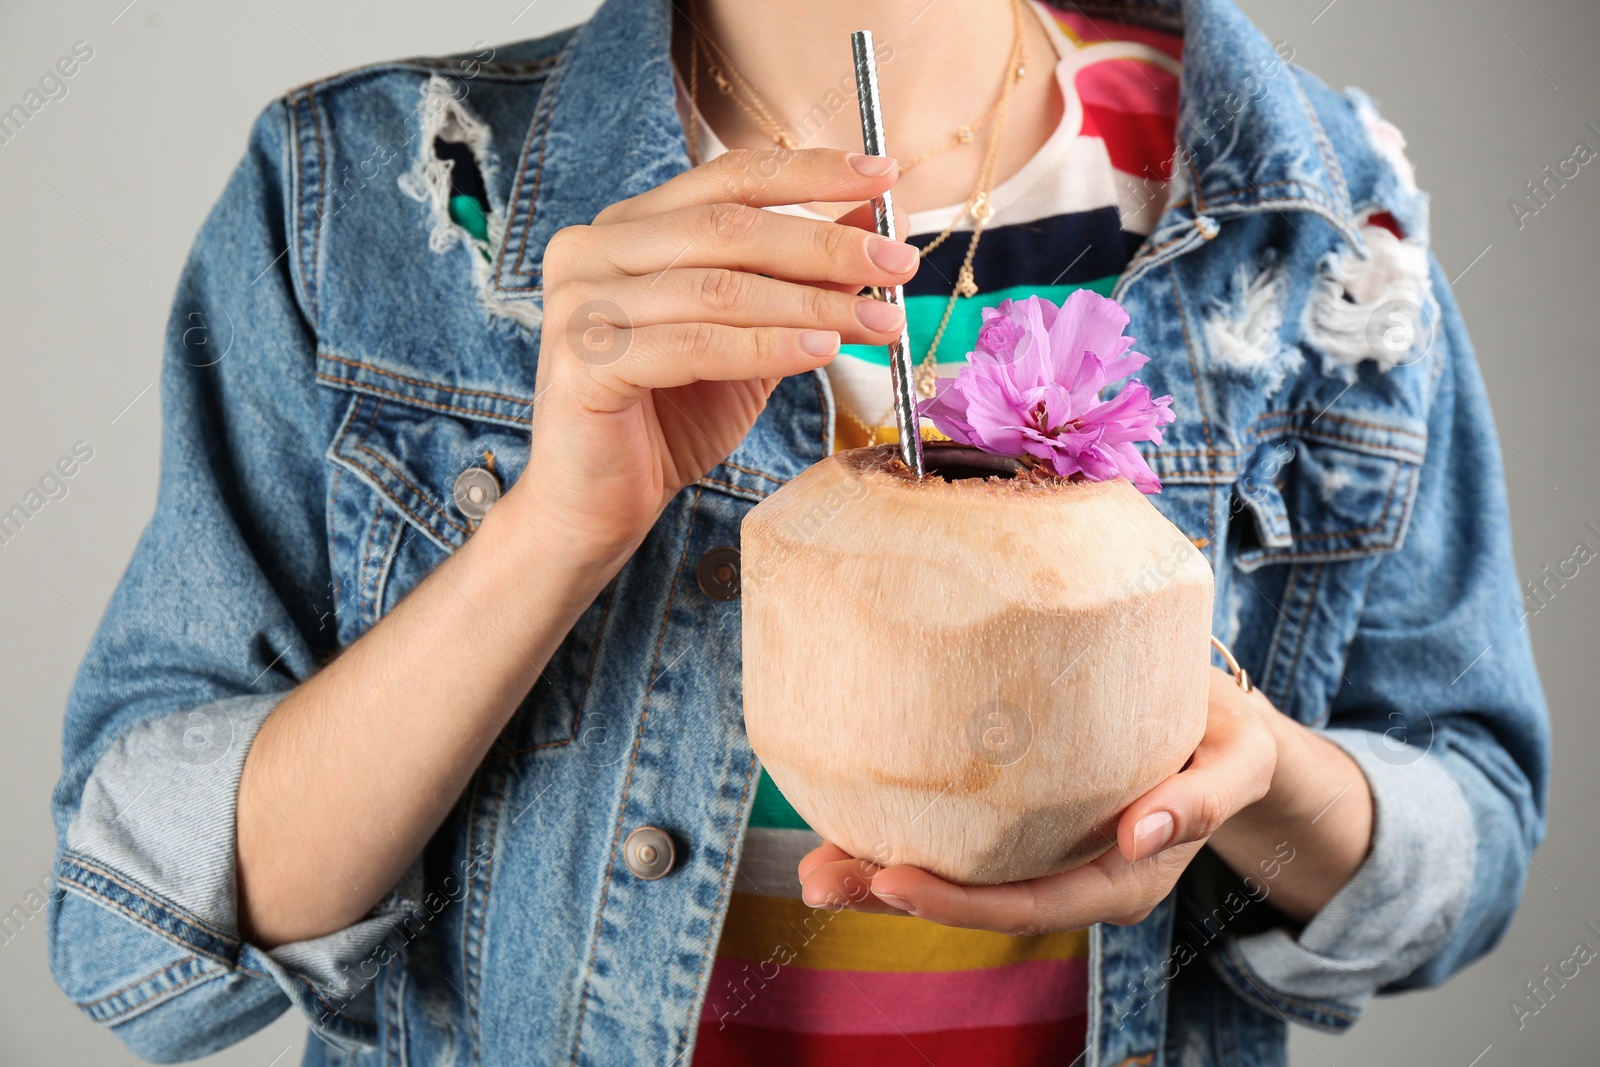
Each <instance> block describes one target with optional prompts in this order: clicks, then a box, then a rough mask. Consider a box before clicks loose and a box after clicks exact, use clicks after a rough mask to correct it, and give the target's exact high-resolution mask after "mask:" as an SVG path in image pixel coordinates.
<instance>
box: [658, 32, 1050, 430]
mask: <svg viewBox="0 0 1600 1067" xmlns="http://www.w3.org/2000/svg"><path fill="white" fill-rule="evenodd" d="M1025 17H1026V12H1025V11H1024V10H1023V7H1022V0H1012V2H1011V18H1012V26H1013V31H1012V37H1011V53H1010V55H1009V56H1008V57H1007V59H1006V76H1005V81H1004V82H1003V83H1002V84H1001V88H1000V96H999V97H998V98H997V99H996V100H995V102H994V103H993V104H992V105H990V107H989V110H988V111H986V112H985V113H984V116H983V118H982V119H981V120H980V121H979V122H978V123H977V124H975V125H974V126H963V127H961V128H960V129H958V130H957V131H956V135H955V137H954V138H952V140H951V141H950V142H946V143H945V144H943V145H939V146H937V147H935V148H932V149H929V150H928V151H926V152H924V153H923V154H922V155H920V156H918V157H916V158H915V159H914V160H913V161H912V166H914V165H916V164H917V163H921V162H923V161H924V160H926V159H929V158H932V157H933V156H936V155H939V154H940V153H942V152H947V151H949V150H950V149H951V148H953V147H956V146H957V145H959V144H963V143H967V142H969V141H970V140H972V136H971V132H970V131H974V130H976V129H981V128H982V127H983V126H985V125H987V124H988V123H989V121H990V120H991V119H993V120H994V121H995V126H994V132H993V133H992V134H991V135H990V138H989V143H988V144H987V145H986V146H985V150H984V154H983V159H982V160H981V161H980V163H979V165H978V177H977V181H976V182H975V183H974V184H973V189H972V195H971V196H969V197H968V198H967V202H966V204H965V205H963V207H962V209H961V210H960V211H957V212H956V213H955V215H954V216H953V217H952V218H951V219H950V222H949V224H948V225H946V226H945V228H944V229H943V230H942V231H940V233H939V234H938V236H936V237H935V238H934V239H933V240H932V241H930V242H929V243H928V244H927V245H925V246H924V247H923V248H922V249H920V250H919V252H918V255H919V256H920V257H922V258H926V257H927V256H928V254H929V253H931V252H932V251H933V250H934V249H936V248H938V247H939V246H940V245H942V244H944V242H945V241H946V240H948V239H949V238H950V236H951V234H953V233H954V232H955V228H956V226H958V225H959V224H960V223H961V220H962V219H964V218H967V217H968V216H971V218H972V237H971V238H970V239H969V240H968V242H967V253H966V255H965V256H963V257H962V260H961V268H960V269H959V270H958V271H957V272H956V282H955V286H954V287H953V288H952V289H951V290H950V297H949V299H948V300H946V301H945V306H944V314H943V316H941V317H940V319H939V328H938V329H937V330H936V331H934V335H933V341H932V343H931V344H930V345H929V346H928V351H927V353H926V354H925V355H924V356H923V357H922V361H921V363H920V364H919V365H918V367H917V372H916V388H917V393H918V395H920V396H923V397H931V396H933V393H934V387H935V384H936V383H937V381H938V378H939V370H938V359H937V356H938V352H939V344H940V342H942V341H943V340H944V334H945V331H946V330H947V329H948V328H949V326H950V317H951V315H952V314H953V313H954V312H955V306H956V301H957V300H958V299H961V298H963V297H971V296H976V295H977V293H978V281H977V277H976V274H975V273H974V270H973V265H972V264H973V260H974V258H975V257H976V256H977V253H978V242H979V241H980V240H981V239H982V237H983V231H984V227H986V226H987V225H988V224H989V220H990V219H992V218H994V205H993V204H992V203H991V202H990V200H989V195H990V192H991V190H992V187H993V182H994V175H995V169H996V167H997V166H998V164H999V160H1000V145H1001V142H1002V139H1003V138H1004V136H1005V122H1006V114H1007V112H1008V111H1009V110H1010V107H1011V95H1012V90H1014V89H1015V88H1016V85H1017V82H1018V81H1020V80H1021V79H1022V76H1023V75H1024V74H1025V73H1026V72H1027V67H1026V64H1027V47H1026V44H1025V42H1024V38H1023V32H1022V26H1023V19H1024V18H1025ZM690 29H691V31H692V35H691V37H690V40H689V106H690V108H691V109H692V110H693V111H694V112H695V113H696V114H698V113H699V110H700V105H699V73H700V59H701V57H704V60H705V63H706V69H707V70H709V71H710V72H711V74H712V77H713V78H715V79H716V81H717V88H718V90H719V91H721V92H722V93H723V94H724V95H727V96H730V97H732V99H733V100H734V102H735V103H736V104H738V105H739V107H740V109H741V110H743V111H744V113H745V114H746V115H748V116H749V117H750V119H751V120H752V121H753V122H755V123H756V125H758V126H760V127H761V128H762V130H763V132H765V133H766V134H767V136H769V137H771V138H772V139H773V142H774V143H775V144H777V145H778V146H779V147H780V148H789V149H793V148H795V147H797V145H796V144H795V141H794V139H793V138H792V137H790V136H789V134H788V132H787V131H785V130H784V128H783V126H782V125H781V124H779V122H778V121H777V119H775V118H774V117H773V116H772V112H771V111H770V110H769V109H768V108H767V106H766V104H765V102H764V101H762V99H761V94H760V93H759V92H758V91H757V90H756V88H755V86H754V85H752V84H750V81H749V79H747V78H745V77H744V76H743V75H742V74H740V73H739V72H738V70H737V69H736V68H734V67H733V66H732V64H731V63H730V64H729V65H728V69H729V71H731V73H732V77H731V78H730V77H729V76H728V74H727V73H725V72H724V70H723V69H722V67H721V65H720V64H719V63H718V62H717V60H716V59H715V57H714V56H713V55H712V50H713V49H715V50H717V51H720V49H717V46H716V44H715V43H714V42H712V41H711V39H710V37H709V36H707V37H706V41H707V43H708V44H709V45H710V47H709V48H705V49H702V48H701V47H700V37H701V36H704V34H703V31H701V30H699V28H698V27H697V26H695V25H694V20H693V19H691V20H690ZM964 133H966V134H967V136H965V137H963V134H964ZM909 169H910V167H908V166H905V165H902V166H901V168H900V171H901V173H902V174H903V173H905V172H906V171H907V170H909ZM838 408H839V410H840V411H841V412H843V413H844V415H845V417H846V418H848V419H849V420H850V421H851V422H853V423H854V424H855V425H856V426H858V427H859V428H860V429H861V430H862V431H863V432H864V433H866V435H867V444H868V445H869V446H870V445H874V444H876V443H877V439H878V434H880V433H882V432H883V430H884V429H885V427H884V425H883V424H884V423H885V422H886V421H887V420H888V418H889V415H890V413H891V412H893V410H894V406H893V404H892V403H891V404H890V406H889V407H887V408H885V409H884V413H883V416H882V417H880V418H879V419H878V425H876V426H869V425H868V424H867V423H866V421H865V420H863V419H862V418H861V417H860V416H859V415H857V414H856V413H855V412H853V411H851V410H850V409H849V408H848V407H846V406H845V405H844V404H842V403H841V404H839V405H838Z"/></svg>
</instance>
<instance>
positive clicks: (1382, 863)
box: [1215, 262, 1550, 1030]
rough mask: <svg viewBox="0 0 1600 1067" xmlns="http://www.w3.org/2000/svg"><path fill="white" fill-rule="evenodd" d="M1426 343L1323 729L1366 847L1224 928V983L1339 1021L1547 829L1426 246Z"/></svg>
mask: <svg viewBox="0 0 1600 1067" xmlns="http://www.w3.org/2000/svg"><path fill="white" fill-rule="evenodd" d="M1431 269H1432V276H1433V289H1434V293H1435V294H1436V296H1437V297H1438V299H1439V301H1440V305H1441V316H1440V319H1441V323H1442V330H1441V334H1440V336H1439V338H1438V339H1437V341H1436V342H1435V344H1434V348H1433V352H1432V356H1431V358H1436V359H1440V360H1442V361H1443V366H1442V368H1441V370H1440V383H1439V387H1438V392H1437V394H1436V397H1435V400H1434V403H1433V405H1432V408H1431V410H1430V414H1429V444H1428V453H1427V459H1426V461H1425V462H1424V464H1423V468H1422V471H1421V477H1420V483H1419V489H1418V492H1417V498H1416V502H1415V504H1414V510H1413V514H1412V521H1411V528H1410V530H1409V531H1408V532H1407V534H1406V538H1405V542H1404V544H1403V546H1402V547H1401V548H1399V549H1398V550H1396V551H1395V552H1393V553H1392V554H1390V555H1388V556H1387V557H1385V558H1384V559H1383V560H1382V561H1381V562H1380V563H1379V564H1378V565H1377V567H1376V568H1375V569H1374V571H1373V573H1372V575H1371V577H1370V579H1369V584H1368V587H1367V594H1366V599H1365V604H1364V607H1363V610H1362V615H1361V619H1360V623H1359V626H1358V628H1357V631H1356V635H1355V638H1354V640H1353V642H1352V644H1351V647H1350V650H1349V653H1348V656H1347V659H1346V664H1345V669H1344V674H1345V676H1346V678H1347V680H1348V684H1346V685H1345V686H1344V687H1343V688H1342V689H1341V691H1340V693H1339V695H1338V696H1337V698H1336V699H1335V702H1334V704H1333V707H1332V709H1331V713H1330V718H1329V724H1328V725H1329V729H1328V732H1327V733H1328V737H1329V738H1330V739H1331V740H1333V741H1335V742H1336V743H1337V744H1339V745H1340V746H1341V747H1343V748H1345V749H1346V751H1348V752H1349V753H1350V754H1351V756H1353V757H1354V758H1355V760H1356V762H1357V763H1358V764H1359V765H1360V766H1361V768H1362V771H1363V772H1364V773H1365V775H1366V777H1367V780H1368V784H1369V785H1370V786H1371V788H1372V793H1373V799H1374V834H1373V842H1372V848H1371V852H1370V853H1369V855H1368V857H1367V859H1366V861H1365V862H1364V863H1363V865H1362V866H1361V868H1360V869H1359V870H1358V871H1357V872H1356V874H1355V876H1354V877H1353V878H1352V879H1351V881H1350V882H1349V883H1348V884H1347V885H1346V886H1345V887H1344V889H1342V890H1341V891H1340V892H1339V893H1338V894H1337V895H1336V896H1335V897H1334V898H1333V900H1332V901H1330V902H1329V904H1328V905H1327V906H1326V907H1325V908H1324V909H1323V911H1322V912H1320V913H1319V914H1318V915H1317V916H1316V917H1315V918H1313V920H1312V921H1311V922H1310V923H1309V924H1308V925H1307V926H1306V927H1305V928H1304V929H1303V930H1302V931H1300V932H1299V934H1298V935H1295V934H1293V933H1291V932H1290V931H1288V930H1285V929H1281V928H1280V929H1275V930H1271V931H1268V932H1266V933H1260V934H1254V935H1251V936H1248V937H1240V938H1236V939H1233V940H1231V941H1230V942H1229V943H1228V945H1227V947H1226V948H1225V950H1224V951H1223V952H1222V953H1220V954H1219V955H1218V956H1217V957H1215V961H1216V964H1217V966H1218V968H1219V970H1220V971H1221V973H1222V976H1223V978H1224V979H1225V980H1226V981H1227V982H1228V984H1229V985H1230V986H1231V987H1232V988H1233V989H1234V991H1235V992H1237V993H1238V994H1239V995H1241V996H1243V997H1245V998H1246V999H1247V1000H1251V1001H1253V1002H1254V1003H1256V1004H1257V1005H1258V1006H1259V1007H1262V1008H1263V1009H1264V1010H1268V1011H1270V1012H1271V1013H1274V1014H1279V1013H1281V1014H1283V1015H1286V1016H1288V1017H1289V1018H1291V1019H1294V1020H1295V1021H1296V1022H1303V1023H1307V1024H1310V1025H1314V1026H1320V1027H1323V1028H1326V1029H1334V1030H1337V1029H1342V1028H1344V1027H1346V1026H1348V1025H1350V1023H1351V1022H1353V1021H1354V1019H1355V1018H1356V1016H1357V1015H1359V1013H1360V1011H1361V1009H1362V1007H1363V1006H1364V1005H1365V1003H1366V1002H1367V1001H1368V1000H1370V999H1371V997H1372V996H1373V995H1374V994H1375V993H1378V992H1382V991H1386V990H1398V989H1407V988H1414V987H1419V986H1428V985H1434V984H1437V983H1439V982H1442V981H1443V980H1444V979H1445V978H1447V977H1449V976H1450V975H1451V974H1453V973H1455V972H1456V971H1457V970H1460V969H1461V968H1462V967H1464V966H1466V965H1467V964H1468V963H1470V962H1471V961H1472V960H1474V959H1476V958H1477V957H1479V956H1481V955H1483V954H1484V953H1485V952H1487V951H1489V949H1491V948H1493V947H1494V945H1495V944H1496V943H1497V942H1498V941H1499V939H1500V937H1501V935H1502V934H1504V932H1505V930H1506V928H1507V926H1509V925H1510V922H1511V917H1512V914H1513V912H1514V911H1515V909H1516V906H1517V903H1518V900H1519V899H1520V897H1521V894H1522V888H1523V883H1524V881H1525V879H1526V877H1527V874H1528V869H1529V866H1530V865H1531V864H1532V855H1533V851H1534V849H1535V848H1536V847H1537V846H1538V844H1539V842H1540V841H1541V840H1542V839H1543V836H1544V811H1545V795H1546V783H1547V778H1548V773H1549V762H1550V753H1549V745H1550V736H1549V721H1548V713H1547V711H1546V707H1545V702H1544V696H1543V693H1542V691H1541V689H1540V686H1539V680H1538V675H1537V672H1536V670H1535V667H1534V662H1533V653H1532V649H1531V648H1530V645H1529V641H1528V632H1527V626H1526V622H1525V617H1524V612H1523V611H1522V609H1521V604H1522V596H1521V590H1520V588H1519V585H1518V582H1517V577H1516V570H1515V566H1514V564H1513V561H1512V556H1511V531H1510V525H1509V512H1508V508H1507V502H1506V494H1505V484H1504V474H1503V471H1502V467H1501V461H1500V453H1499V448H1498V444H1497V441H1496V430H1495V427H1494V423H1493V421H1492V419H1491V417H1490V415H1489V404H1488V399H1487V397H1486V395H1485V392H1484V387H1483V380H1482V378H1481V376H1480V374H1479V372H1478V367H1477V363H1476V360H1475V358H1474V356H1473V352H1472V347H1471V343H1470V341H1469V340H1468V338H1467V335H1466V330H1465V328H1464V327H1463V325H1462V323H1461V318H1460V315H1459V312H1458V310H1457V308H1456V306H1455V303H1454V300H1453V297H1452V296H1451V294H1450V292H1449V286H1448V282H1447V281H1446V279H1445V277H1444V275H1443V273H1442V271H1441V270H1440V269H1439V266H1438V264H1437V263H1436V262H1435V263H1433V264H1432V267H1431Z"/></svg>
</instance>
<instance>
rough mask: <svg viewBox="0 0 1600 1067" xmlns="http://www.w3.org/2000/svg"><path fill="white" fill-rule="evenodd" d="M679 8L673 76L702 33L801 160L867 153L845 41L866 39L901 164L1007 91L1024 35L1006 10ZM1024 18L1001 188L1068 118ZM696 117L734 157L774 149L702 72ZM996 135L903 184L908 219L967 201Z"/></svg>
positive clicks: (721, 3)
mask: <svg viewBox="0 0 1600 1067" xmlns="http://www.w3.org/2000/svg"><path fill="white" fill-rule="evenodd" d="M676 2H677V6H678V10H679V12H680V13H682V14H684V15H686V18H684V17H681V18H680V19H679V32H678V34H677V40H676V41H675V44H674V50H675V53H676V56H677V60H678V66H679V69H680V70H682V71H685V72H687V71H688V58H689V35H690V34H691V33H693V34H696V35H697V36H698V38H699V43H700V47H701V48H702V49H703V50H709V51H711V53H712V54H713V55H714V56H716V57H717V58H718V59H719V61H720V62H721V64H722V65H723V66H724V67H731V68H732V69H733V70H735V71H737V72H738V73H739V74H741V75H743V76H744V78H746V79H747V80H748V81H749V83H750V84H751V85H752V86H754V88H755V91H756V92H757V93H758V94H759V96H760V99H761V101H762V103H763V104H764V105H765V107H766V109H767V111H768V112H770V113H771V115H772V116H773V118H774V119H775V120H776V121H777V123H778V125H779V126H781V127H782V128H783V129H784V131H785V132H786V133H787V134H788V135H789V136H790V137H791V138H792V139H793V140H794V141H795V143H797V144H798V145H799V146H801V147H806V148H818V147H822V148H841V149H848V150H854V151H860V149H861V124H860V112H859V110H858V108H857V104H856V91H855V76H854V67H853V65H852V62H851V56H850V34H851V33H852V32H854V31H855V30H862V29H866V30H871V31H872V35H873V39H874V41H875V43H876V45H877V49H878V70H879V85H880V90H881V96H882V102H883V114H884V127H885V131H886V134H887V137H886V140H887V143H888V147H889V152H890V154H892V155H895V156H897V157H898V158H899V159H900V160H901V161H902V162H905V161H908V160H910V159H911V158H913V157H914V156H916V155H918V154H919V153H921V152H923V151H925V150H927V149H929V148H933V147H935V146H937V145H940V144H943V143H944V142H946V141H948V140H949V139H950V138H951V137H952V136H953V135H954V134H955V132H956V129H957V128H958V127H959V126H962V125H964V124H970V123H975V122H977V121H978V120H979V119H980V118H981V117H982V116H983V114H984V112H985V111H986V110H987V109H988V108H989V106H990V105H991V104H992V103H994V101H995V99H996V98H997V97H998V95H999V93H1000V91H1001V89H1002V87H1003V84H1004V82H1005V78H1006V66H1007V57H1008V56H1009V55H1010V54H1011V47H1012V42H1013V39H1014V35H1015V33H1016V32H1017V26H1018V19H1017V18H1016V17H1015V16H1014V15H1013V7H1012V0H961V2H951V0H944V2H939V0H934V2H933V3H929V2H928V0H807V2H806V3H803V4H802V3H795V2H793V0H692V2H691V0H676ZM1024 3H1026V0H1024ZM1021 15H1022V18H1021V20H1020V25H1021V32H1022V34H1023V43H1024V47H1025V49H1026V54H1027V64H1026V69H1027V73H1026V74H1025V75H1024V77H1023V78H1021V79H1019V81H1018V83H1017V85H1016V87H1015V89H1014V90H1013V96H1012V101H1011V105H1010V108H1009V114H1008V117H1007V120H1006V124H1005V132H1004V136H1003V139H1002V141H1001V153H1002V154H1001V165H1000V167H999V170H998V174H997V180H1000V179H1003V178H1004V177H1005V176H1007V175H1009V174H1010V173H1012V171H1014V170H1015V169H1016V168H1017V167H1018V166H1020V165H1021V164H1022V162H1024V161H1026V159H1027V158H1028V157H1029V156H1031V155H1032V154H1033V152H1034V151H1036V150H1037V149H1038V146H1039V145H1040V144H1042V143H1043V141H1044V139H1045V138H1046V137H1048V136H1049V133H1050V131H1051V130H1052V129H1054V126H1055V123H1056V122H1057V121H1059V117H1060V101H1059V99H1057V98H1056V94H1055V93H1054V83H1055V77H1054V68H1055V53H1054V51H1053V50H1052V47H1051V44H1050V40H1049V37H1048V36H1047V35H1046V34H1045V32H1044V29H1043V27H1042V26H1041V25H1040V24H1039V20H1038V18H1036V17H1035V15H1034V13H1033V12H1032V10H1030V9H1027V8H1026V7H1025V8H1024V9H1023V10H1022V11H1021ZM690 23H692V26H691V25H690ZM698 104H699V107H700V110H701V113H702V114H703V115H704V116H705V118H706V121H707V122H708V123H709V124H710V126H711V128H712V129H713V130H715V131H716V133H717V135H718V137H719V138H721V139H722V141H723V143H725V144H727V145H728V146H729V147H734V148H771V147H773V146H774V145H773V138H772V136H771V133H770V132H769V131H768V130H766V129H764V128H763V126H762V124H761V123H759V122H758V121H756V120H755V119H753V118H751V117H750V116H749V115H748V114H747V113H746V112H745V111H744V110H743V109H742V108H741V107H739V105H738V103H737V102H736V101H734V100H733V99H731V98H729V97H728V96H726V95H724V94H723V93H720V92H718V91H717V87H716V83H715V82H714V81H713V80H712V79H711V78H710V77H709V76H708V73H707V70H706V68H705V67H704V65H702V67H701V70H700V78H699V92H698ZM992 133H993V131H992V130H987V131H985V133H984V134H983V135H981V136H979V137H978V138H975V139H974V141H973V143H972V144H968V145H963V146H962V147H960V148H958V149H956V150H954V151H950V152H947V153H944V154H943V155H940V156H936V157H934V158H932V159H929V160H928V161H927V162H926V163H924V164H921V165H919V166H918V167H917V168H916V169H915V170H914V171H913V172H912V173H910V174H907V175H905V176H904V177H902V179H901V182H900V184H899V185H898V186H897V187H896V192H895V195H896V197H897V198H898V199H899V200H900V202H901V203H902V204H904V205H905V206H906V207H907V208H908V209H910V210H917V209H919V208H927V207H937V206H941V205H943V204H947V203H960V202H962V201H964V200H966V199H967V197H968V195H969V194H970V193H971V191H972V188H971V186H972V182H973V181H974V180H975V177H976V175H977V172H978V166H979V162H980V157H981V155H982V152H983V145H984V143H985V140H986V138H987V137H989V136H992Z"/></svg>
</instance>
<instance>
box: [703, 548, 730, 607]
mask: <svg viewBox="0 0 1600 1067" xmlns="http://www.w3.org/2000/svg"><path fill="white" fill-rule="evenodd" d="M695 577H696V578H697V579H698V580H699V582H700V591H701V592H702V593H704V594H705V595H706V596H708V597H710V598H711V599H712V600H738V599H739V550H738V549H737V548H713V549H712V550H711V551H709V552H707V553H706V554H705V555H703V556H701V557H700V566H698V567H697V568H695Z"/></svg>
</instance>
